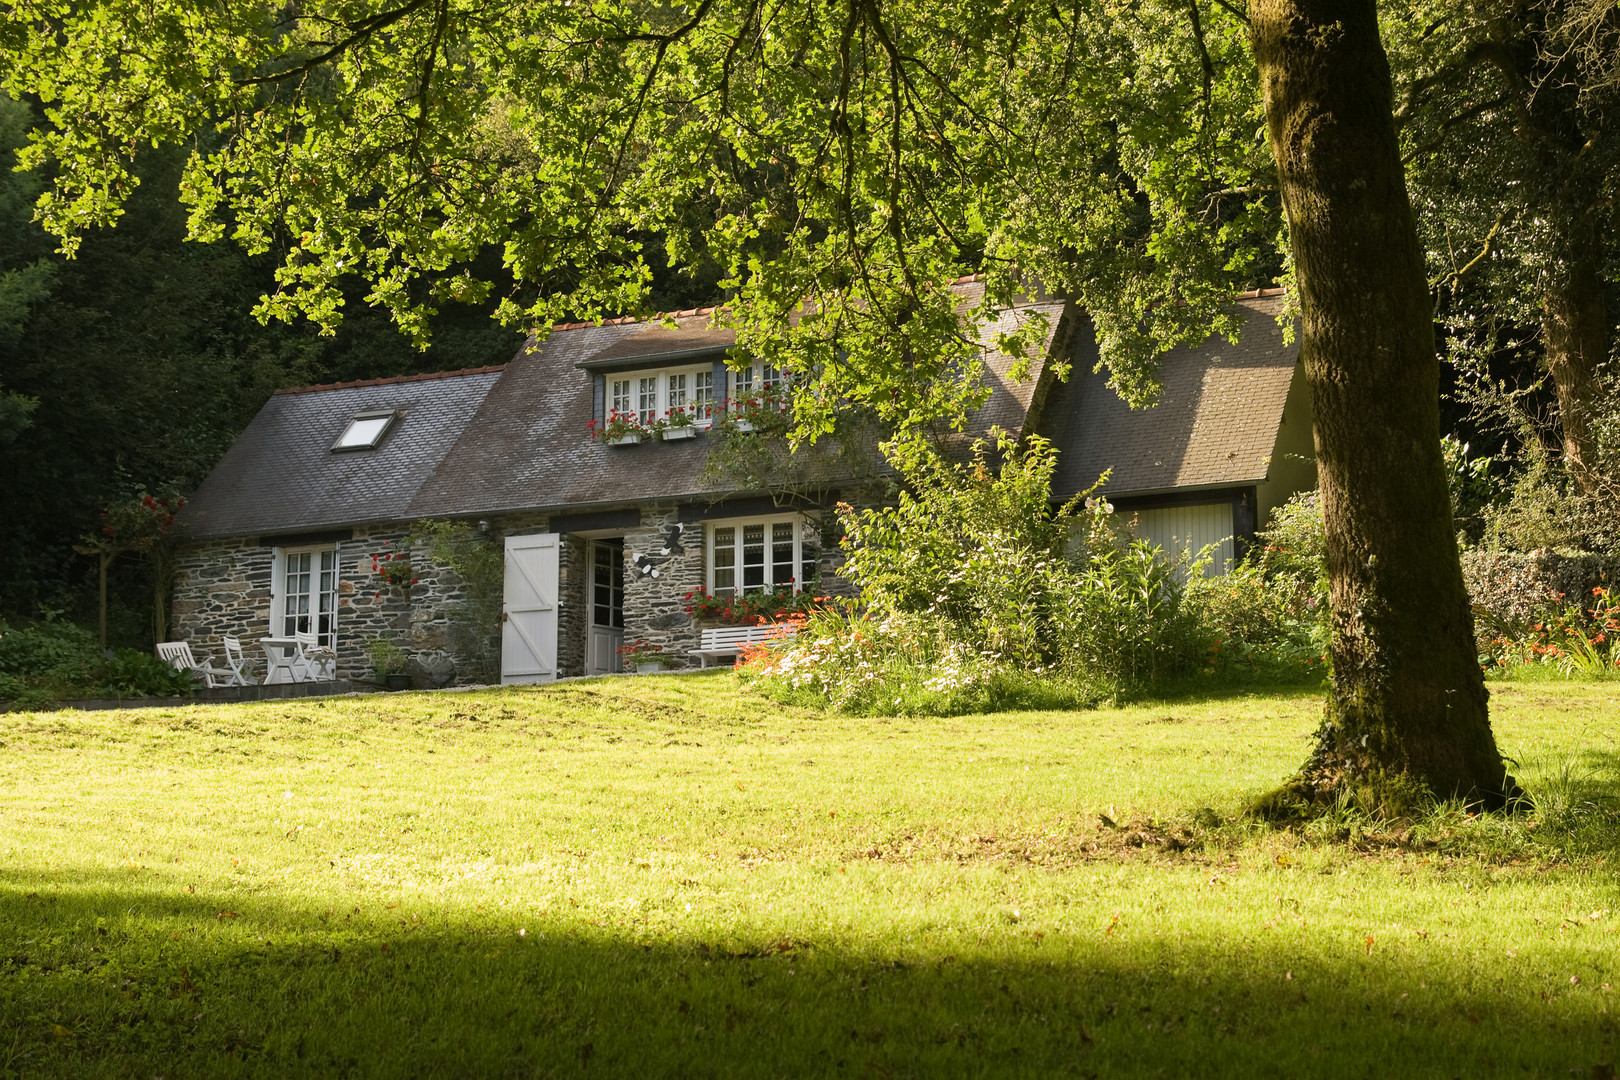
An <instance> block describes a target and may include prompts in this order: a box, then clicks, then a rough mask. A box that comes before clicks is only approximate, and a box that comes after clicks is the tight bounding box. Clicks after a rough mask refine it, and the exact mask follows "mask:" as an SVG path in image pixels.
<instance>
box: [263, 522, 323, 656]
mask: <svg viewBox="0 0 1620 1080" xmlns="http://www.w3.org/2000/svg"><path fill="white" fill-rule="evenodd" d="M337 592H338V549H337V547H336V545H331V544H328V545H324V546H321V547H304V548H276V549H275V565H274V568H273V573H272V577H271V588H270V594H271V603H270V636H271V637H288V638H290V637H292V636H293V635H294V634H314V635H315V636H316V638H318V639H319V641H320V644H322V645H326V646H328V647H331V648H336V647H337Z"/></svg>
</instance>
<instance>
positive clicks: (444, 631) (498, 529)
mask: <svg viewBox="0 0 1620 1080" xmlns="http://www.w3.org/2000/svg"><path fill="white" fill-rule="evenodd" d="M817 525H818V523H817V521H816V519H815V518H814V517H811V518H808V519H807V520H806V523H805V528H804V537H803V553H804V557H805V559H806V561H815V562H817V563H818V565H819V566H820V567H821V573H822V575H823V578H822V591H824V592H832V593H842V592H847V591H848V590H847V584H846V583H843V582H842V579H840V578H838V577H837V574H836V570H837V567H838V565H839V564H840V563H841V561H842V559H841V553H840V552H839V550H838V548H837V547H836V545H834V546H830V547H828V548H823V546H822V544H821V541H820V533H819V530H818V527H817ZM477 527H481V528H482V529H484V530H485V531H486V532H487V534H488V535H489V536H490V537H491V538H492V541H493V542H496V543H499V542H500V541H501V539H502V538H504V537H506V536H520V535H526V534H530V533H538V532H545V531H546V527H547V520H546V518H545V517H544V516H541V515H534V514H524V515H509V516H505V517H498V518H491V519H488V520H487V521H484V522H479V523H477ZM408 532H409V526H408V525H406V524H405V523H394V524H389V525H382V526H371V527H361V528H356V529H355V530H354V536H353V538H352V539H350V540H345V541H343V542H342V543H341V544H340V545H339V553H338V613H337V651H338V677H339V678H344V679H349V680H351V681H354V682H356V683H363V682H370V681H372V680H373V678H374V673H373V671H372V664H371V657H370V652H369V649H370V645H371V643H372V642H373V641H374V640H375V639H377V638H378V637H380V636H383V635H387V636H389V637H391V638H392V639H393V640H394V642H395V643H396V644H397V645H399V647H400V648H402V649H403V650H404V651H405V652H406V653H407V654H408V655H409V657H410V660H411V663H410V666H409V669H408V670H409V671H410V673H411V675H412V677H413V683H414V684H415V685H416V686H418V687H421V688H426V687H429V686H443V685H449V684H452V683H459V684H466V683H471V682H480V681H486V680H487V681H499V677H500V673H499V670H498V667H497V669H496V670H494V671H492V672H491V671H487V670H481V666H480V663H479V658H478V656H477V649H476V647H475V644H474V642H473V640H472V638H471V637H470V635H469V633H468V627H467V626H466V623H465V620H464V619H462V618H458V616H459V615H460V614H461V612H460V610H459V609H460V608H461V606H462V605H463V604H464V603H465V601H466V593H465V589H464V586H463V583H462V581H461V580H460V578H459V577H458V576H457V575H456V574H455V572H454V571H452V570H450V569H449V568H447V567H441V566H438V565H436V564H435V563H434V562H433V561H432V559H431V558H430V557H429V554H428V550H427V545H425V544H420V543H419V544H416V545H414V546H407V538H408ZM388 551H405V552H407V553H408V554H409V556H410V562H411V567H412V570H413V573H414V576H415V577H416V579H417V580H416V582H415V583H414V584H413V585H411V586H410V588H409V589H406V588H401V587H397V586H389V585H388V584H387V583H385V582H384V581H383V580H382V578H381V576H380V575H379V574H378V573H376V572H374V571H373V570H372V568H371V567H372V556H373V555H377V554H381V553H383V552H388ZM589 552H590V542H589V541H588V540H587V539H585V538H584V537H580V536H576V535H573V534H564V535H563V536H562V537H561V543H560V553H559V557H560V566H559V580H558V597H557V604H558V612H557V672H558V674H559V675H561V676H569V675H580V674H583V673H584V670H585V638H586V630H587V625H588V618H589V607H588V603H589V592H588V588H589V580H588V577H589V572H590V569H589V562H588V559H589ZM624 553H625V572H624V618H625V641H626V642H627V643H629V642H633V641H635V640H637V639H641V640H644V641H646V642H648V643H649V644H655V645H659V646H661V647H662V648H663V650H664V652H665V654H666V655H667V656H668V658H669V662H670V664H671V666H674V667H685V666H688V665H690V664H693V663H695V661H694V660H693V659H692V658H691V657H689V656H688V655H687V653H688V651H689V650H691V649H695V648H697V646H698V629H697V627H696V626H694V625H693V623H692V619H691V616H689V615H688V614H687V613H686V605H687V602H688V601H687V594H688V593H690V592H691V591H692V590H694V589H696V588H698V587H699V586H700V585H703V584H704V582H705V567H704V526H703V524H702V523H701V522H686V523H684V524H683V523H682V522H680V521H679V520H678V512H677V508H676V507H675V506H674V505H668V506H652V507H646V508H643V510H642V512H641V521H640V524H639V525H638V526H636V527H635V528H633V529H630V530H627V532H626V533H625V536H624ZM272 554H273V548H272V547H271V546H270V543H269V542H266V543H264V544H261V543H259V541H258V539H257V538H248V539H245V540H244V539H239V540H216V541H206V542H201V543H197V544H194V545H192V546H191V547H189V548H188V549H186V550H185V551H184V552H183V553H182V555H181V556H180V559H179V561H178V564H177V569H176V573H175V584H174V604H173V609H172V610H173V630H174V636H175V637H176V638H177V639H181V640H185V641H189V642H191V644H192V650H193V651H194V652H195V653H196V654H197V656H198V658H199V659H201V658H202V657H203V655H204V654H209V655H213V656H220V655H222V654H223V648H222V647H221V645H220V638H221V637H223V636H227V635H228V636H232V637H238V638H241V639H242V641H243V643H244V646H245V647H246V649H247V651H248V655H249V656H250V657H251V658H253V659H255V660H257V661H258V662H259V663H258V667H259V670H260V671H261V672H262V670H263V656H262V654H261V653H260V652H259V649H258V640H259V639H260V638H262V637H265V636H267V635H269V633H270V618H271V612H270V609H271V595H270V590H271V584H272V582H271V575H272V565H271V560H272ZM491 633H492V634H495V635H498V634H499V627H494V628H492V629H491ZM497 656H498V653H497ZM497 664H498V660H497Z"/></svg>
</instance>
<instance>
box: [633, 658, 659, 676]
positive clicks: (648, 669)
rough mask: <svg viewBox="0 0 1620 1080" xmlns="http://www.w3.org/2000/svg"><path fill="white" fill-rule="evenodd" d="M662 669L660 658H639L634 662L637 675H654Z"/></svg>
mask: <svg viewBox="0 0 1620 1080" xmlns="http://www.w3.org/2000/svg"><path fill="white" fill-rule="evenodd" d="M663 670H664V662H663V661H662V660H641V661H638V662H637V664H636V674H637V675H656V674H658V673H659V672H660V671H663Z"/></svg>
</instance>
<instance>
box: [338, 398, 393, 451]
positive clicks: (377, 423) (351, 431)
mask: <svg viewBox="0 0 1620 1080" xmlns="http://www.w3.org/2000/svg"><path fill="white" fill-rule="evenodd" d="M399 418H400V410H398V409H370V410H367V411H366V412H363V413H356V414H355V416H354V419H352V420H350V421H349V423H348V426H347V427H345V428H344V429H343V433H342V434H341V435H339V436H338V437H337V441H336V442H334V443H333V444H332V453H334V454H341V453H343V452H345V451H348V450H375V449H376V448H377V447H378V446H379V445H381V443H382V440H383V436H384V435H387V434H388V432H389V429H390V428H392V427H393V426H394V421H396V420H398V419H399Z"/></svg>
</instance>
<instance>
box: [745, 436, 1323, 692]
mask: <svg viewBox="0 0 1620 1080" xmlns="http://www.w3.org/2000/svg"><path fill="white" fill-rule="evenodd" d="M891 453H892V458H893V460H894V461H895V464H896V465H897V466H898V467H899V469H900V472H901V474H902V477H903V478H904V480H905V483H906V489H907V490H905V491H903V492H902V494H901V495H900V498H899V501H898V504H897V505H895V506H892V507H885V508H881V509H874V510H865V511H859V512H857V511H856V510H854V509H853V508H851V507H848V506H843V507H840V516H841V518H842V520H843V524H844V529H845V536H846V539H845V545H844V546H845V553H846V555H847V561H846V562H845V565H844V570H843V573H844V574H845V575H847V576H848V577H850V578H851V579H853V580H854V581H855V582H856V584H858V585H859V586H860V588H861V599H862V602H863V604H864V608H863V609H862V610H860V611H856V610H854V609H853V608H841V607H825V608H822V609H818V610H815V611H812V612H810V613H809V614H808V615H807V616H806V618H805V620H804V626H803V628H802V629H801V630H800V632H799V633H798V634H797V635H795V636H794V637H792V638H789V639H785V640H783V641H781V642H775V643H772V644H771V645H770V646H769V647H766V648H761V649H757V650H753V651H751V652H750V653H749V654H747V655H746V656H745V657H744V660H743V663H742V664H741V665H740V670H741V672H742V676H743V677H744V678H749V679H754V680H757V681H758V682H759V683H760V684H761V685H762V686H763V687H764V688H765V689H766V690H767V692H770V693H773V694H776V695H777V696H779V697H781V698H783V699H784V700H799V699H803V700H805V701H811V700H816V701H819V702H821V703H823V704H831V705H833V706H835V707H837V708H841V709H845V710H847V711H852V712H859V713H868V712H932V713H956V712H964V711H974V710H976V709H979V708H1010V707H1026V708H1035V707H1053V708H1056V707H1071V708H1072V707H1075V706H1077V705H1079V704H1083V703H1086V702H1092V701H1096V700H1098V699H1099V698H1101V697H1103V696H1113V695H1117V694H1120V693H1129V692H1133V691H1136V690H1139V689H1141V688H1144V687H1147V686H1152V685H1162V684H1163V683H1164V682H1165V681H1166V680H1167V679H1174V678H1178V677H1182V676H1196V675H1199V674H1204V675H1214V674H1218V673H1220V674H1225V673H1231V672H1243V673H1246V674H1253V673H1263V674H1265V675H1266V676H1267V677H1268V678H1269V677H1272V676H1274V675H1276V674H1278V673H1286V674H1287V675H1288V677H1289V678H1290V680H1291V681H1292V680H1294V679H1297V678H1300V677H1304V678H1308V679H1318V678H1320V677H1321V673H1322V670H1323V668H1324V666H1325V663H1324V660H1323V656H1324V654H1325V651H1326V640H1327V639H1326V634H1327V629H1326V627H1327V624H1326V620H1325V618H1324V610H1325V605H1324V604H1323V603H1322V599H1323V590H1322V585H1321V581H1322V573H1321V558H1320V551H1321V543H1320V539H1319V538H1320V516H1319V515H1316V514H1315V508H1314V504H1303V503H1302V504H1301V505H1300V506H1298V507H1295V508H1293V509H1292V510H1290V511H1288V512H1286V513H1285V514H1283V515H1282V516H1281V527H1280V528H1279V529H1277V530H1276V531H1275V533H1274V534H1268V541H1269V542H1270V543H1269V547H1270V548H1271V551H1270V564H1269V565H1267V564H1265V563H1264V562H1263V561H1262V562H1261V563H1257V564H1255V565H1251V566H1249V567H1247V568H1244V569H1241V570H1240V571H1239V572H1238V573H1235V574H1232V575H1229V576H1227V577H1223V578H1205V577H1203V574H1202V570H1203V567H1204V565H1205V563H1204V562H1203V560H1204V559H1206V558H1207V557H1208V556H1207V554H1201V555H1200V556H1198V557H1196V558H1193V559H1192V560H1190V561H1180V560H1177V561H1168V562H1167V561H1166V560H1165V559H1164V558H1163V556H1162V555H1161V554H1160V553H1159V552H1158V550H1157V549H1155V548H1154V547H1152V546H1151V545H1149V544H1147V543H1146V542H1144V541H1142V540H1140V539H1138V538H1136V537H1135V536H1133V535H1132V534H1131V532H1130V529H1129V528H1128V527H1127V526H1125V525H1124V524H1122V523H1121V521H1120V517H1121V515H1116V514H1114V512H1113V507H1112V506H1110V505H1109V503H1108V502H1107V500H1105V499H1102V498H1096V497H1090V496H1088V495H1082V496H1080V497H1077V498H1076V499H1075V500H1073V501H1071V502H1070V503H1069V505H1067V506H1065V507H1062V508H1061V509H1058V510H1054V509H1053V508H1052V506H1051V499H1050V491H1051V476H1052V471H1053V469H1054V467H1055V464H1056V454H1055V452H1054V451H1053V450H1052V448H1051V446H1050V445H1049V444H1047V443H1046V442H1044V441H1043V440H1040V439H1032V440H1029V442H1028V443H1027V444H1024V445H1020V444H1017V443H1015V442H1013V441H1012V440H1011V439H1010V438H1008V437H1006V436H1005V435H999V437H998V439H997V445H996V455H997V457H998V458H999V468H996V467H993V465H992V462H991V460H990V455H989V451H988V448H987V446H986V444H984V443H982V442H981V443H980V444H977V445H976V446H975V448H974V452H973V456H972V458H971V460H970V461H969V462H967V463H966V464H953V463H950V462H947V461H945V460H943V459H941V458H940V457H938V456H937V455H935V454H933V453H932V452H930V451H926V450H904V451H901V450H897V449H893V448H891ZM1313 518H1314V521H1315V524H1314V525H1313V524H1312V521H1313Z"/></svg>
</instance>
